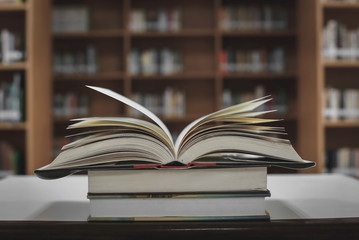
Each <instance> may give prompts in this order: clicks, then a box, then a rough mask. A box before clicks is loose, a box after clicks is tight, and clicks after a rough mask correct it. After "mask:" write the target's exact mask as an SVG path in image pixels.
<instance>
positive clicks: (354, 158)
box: [325, 147, 359, 176]
mask: <svg viewBox="0 0 359 240" xmlns="http://www.w3.org/2000/svg"><path fill="white" fill-rule="evenodd" d="M325 157H326V171H327V172H340V173H344V174H349V175H356V176H359V149H358V148H350V147H341V148H337V149H335V148H332V149H327V150H326V154H325Z"/></svg>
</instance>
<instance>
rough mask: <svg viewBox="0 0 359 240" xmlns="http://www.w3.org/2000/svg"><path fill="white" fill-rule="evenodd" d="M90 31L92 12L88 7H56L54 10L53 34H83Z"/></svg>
mask: <svg viewBox="0 0 359 240" xmlns="http://www.w3.org/2000/svg"><path fill="white" fill-rule="evenodd" d="M89 29H90V11H89V9H88V7H86V6H61V7H58V6H55V7H54V8H53V10H52V31H53V32H81V31H88V30H89Z"/></svg>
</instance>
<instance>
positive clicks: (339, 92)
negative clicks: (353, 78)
mask: <svg viewBox="0 0 359 240" xmlns="http://www.w3.org/2000/svg"><path fill="white" fill-rule="evenodd" d="M324 98H325V99H324V103H325V108H324V111H323V112H324V113H323V114H324V117H325V118H326V119H329V120H341V119H342V120H358V119H359V89H352V88H347V89H339V88H333V87H327V88H326V90H325V94H324Z"/></svg>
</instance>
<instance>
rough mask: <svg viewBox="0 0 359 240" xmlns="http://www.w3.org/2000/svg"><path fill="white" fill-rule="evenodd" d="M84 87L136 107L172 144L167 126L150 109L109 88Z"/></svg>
mask: <svg viewBox="0 0 359 240" xmlns="http://www.w3.org/2000/svg"><path fill="white" fill-rule="evenodd" d="M86 87H88V88H91V89H93V90H95V91H97V92H100V93H102V94H105V95H107V96H109V97H112V98H114V99H116V100H118V101H120V102H122V103H124V104H126V105H128V106H130V107H132V108H134V109H136V110H137V111H140V112H141V113H143V114H144V115H146V116H147V117H149V118H150V119H151V120H152V121H154V122H155V123H156V124H157V125H158V126H159V127H160V128H161V129H162V130H163V131H164V132H165V133H166V135H167V136H168V137H169V139H170V140H171V143H172V145H174V142H173V139H172V135H171V133H170V131H169V130H168V128H167V127H166V125H165V124H164V123H163V122H162V121H161V119H159V117H157V116H156V115H155V114H154V113H153V112H151V111H150V110H148V109H147V108H145V107H144V106H142V105H140V104H138V103H136V102H135V101H132V100H131V99H129V98H127V97H125V96H123V95H121V94H119V93H117V92H114V91H112V90H109V89H107V88H102V87H95V86H90V85H86Z"/></svg>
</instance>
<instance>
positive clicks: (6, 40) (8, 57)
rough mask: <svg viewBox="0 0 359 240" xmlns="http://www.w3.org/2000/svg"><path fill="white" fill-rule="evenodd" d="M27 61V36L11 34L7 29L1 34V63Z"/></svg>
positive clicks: (19, 33) (18, 33)
mask: <svg viewBox="0 0 359 240" xmlns="http://www.w3.org/2000/svg"><path fill="white" fill-rule="evenodd" d="M24 60H25V35H24V33H21V32H10V31H9V30H7V29H3V30H1V33H0V61H1V62H2V63H4V64H9V63H14V62H19V61H24Z"/></svg>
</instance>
